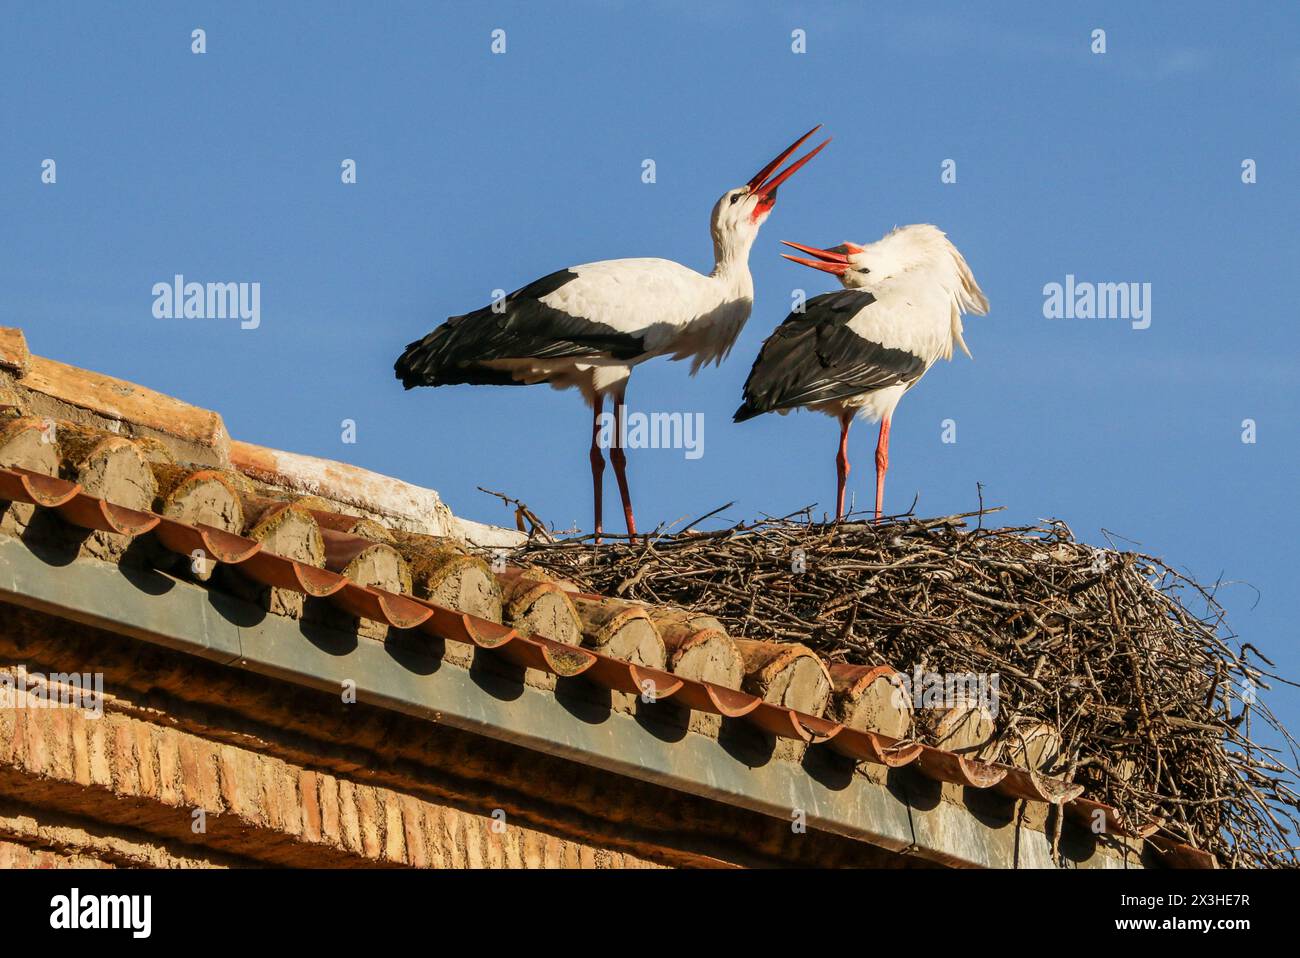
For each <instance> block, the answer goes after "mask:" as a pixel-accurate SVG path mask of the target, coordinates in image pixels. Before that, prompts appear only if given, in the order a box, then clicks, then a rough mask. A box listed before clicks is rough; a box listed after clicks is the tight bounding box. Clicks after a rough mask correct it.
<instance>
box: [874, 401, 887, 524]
mask: <svg viewBox="0 0 1300 958" xmlns="http://www.w3.org/2000/svg"><path fill="white" fill-rule="evenodd" d="M888 471H889V417H888V416H885V417H883V418H882V419H881V420H880V438H879V439H878V440H876V521H877V522H879V521H880V510H881V507H882V506H883V505H884V504H885V473H886V472H888Z"/></svg>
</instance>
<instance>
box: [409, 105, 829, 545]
mask: <svg viewBox="0 0 1300 958" xmlns="http://www.w3.org/2000/svg"><path fill="white" fill-rule="evenodd" d="M818 129H820V125H818V126H815V127H813V128H812V129H811V130H809V131H808V132H807V133H805V134H804V135H803V136H801V137H800V138H799V139H797V140H795V142H794V143H793V144H791V145H790V146H789V147H787V148H786V149H785V150H784V151H782V153H781V154H780V155H779V156H777V157H776V159H774V160H772V161H771V162H770V163H768V164H767V165H766V166H764V167H763V169H761V170H759V172H758V173H757V175H755V176H754V178H753V179H751V180H750V181H749V182H748V183H747V184H745V185H744V186H740V187H737V188H735V189H732V190H728V191H727V192H726V193H724V194H723V195H722V198H721V199H719V200H718V202H717V204H715V206H714V207H713V215H712V220H711V226H712V232H713V254H714V266H713V271H712V272H711V273H709V274H708V275H704V274H701V273H697V272H696V271H695V270H693V269H688V268H687V267H685V266H682V265H680V264H678V263H674V262H672V261H670V260H665V259H616V260H604V261H602V262H598V263H587V264H585V265H582V266H573V267H570V268H569V269H563V270H559V271H558V272H555V273H551V274H549V275H547V276H544V277H542V278H541V279H539V280H535V281H534V282H532V283H529V284H528V285H527V286H525V287H523V288H522V289H518V290H515V292H513V293H511V294H510V295H509V296H507V297H505V299H504V300H502V301H501V302H500V303H497V304H494V305H493V306H485V307H483V308H482V309H478V310H475V311H474V312H472V313H466V314H465V315H463V316H453V317H451V318H450V319H449V320H447V322H445V323H443V324H442V325H441V326H439V327H438V328H437V329H435V330H434V331H433V332H431V333H429V334H428V335H427V336H425V337H424V338H423V339H420V340H417V341H416V342H413V343H411V344H410V345H409V346H407V347H406V351H405V352H403V353H402V355H401V358H399V359H398V360H397V363H396V364H395V366H394V369H395V370H396V373H397V377H398V378H399V379H400V380H401V381H402V384H403V385H404V386H405V387H406V388H407V389H410V388H412V387H414V386H444V385H449V384H452V383H475V384H500V385H507V384H513V385H526V384H532V383H541V382H546V383H550V384H551V385H552V386H554V387H555V388H557V389H564V388H573V387H576V388H577V389H580V390H581V391H582V394H583V396H584V397H585V398H586V400H587V402H588V403H590V405H591V407H592V413H593V419H592V438H591V475H592V486H593V493H594V499H595V513H596V533H597V535H599V534H600V532H601V531H602V530H601V526H602V522H601V480H602V476H603V473H604V468H605V462H604V458H603V456H602V455H601V451H600V445H599V441H598V440H599V436H600V431H601V430H600V417H601V412H602V409H603V407H604V398H605V396H606V394H612V395H613V398H614V408H615V417H616V422H615V428H614V436H615V440H614V443H613V445H612V446H611V448H610V453H609V459H610V462H611V463H612V464H613V466H614V475H615V478H616V479H617V480H618V487H619V494H620V495H621V497H622V500H623V512H624V515H625V517H626V519H627V531H628V533H629V535H635V534H636V521H635V519H634V518H633V515H632V498H631V494H630V492H629V491H628V484H627V475H626V471H625V465H626V456H625V454H624V451H623V449H622V448H621V446H620V445H619V441H620V440H621V437H622V435H623V415H624V396H625V393H626V390H627V381H628V377H629V376H630V375H631V373H632V368H633V367H634V366H636V365H638V364H640V363H643V362H645V361H646V360H647V359H652V358H654V357H655V356H669V357H671V358H672V359H675V360H677V359H691V360H692V365H691V373H692V375H694V374H695V373H696V372H697V371H698V370H699V369H700V367H702V366H703V365H705V364H706V363H709V362H714V363H718V362H721V361H722V359H723V358H724V357H725V356H726V355H727V353H729V352H730V351H731V347H732V345H733V344H734V343H735V341H736V337H737V336H739V335H740V330H741V328H742V327H743V326H744V325H745V321H746V320H747V319H748V318H749V312H750V307H751V306H752V305H753V300H754V283H753V279H752V278H751V277H750V274H749V250H750V247H752V246H753V244H754V239H755V237H756V236H757V235H758V230H759V227H761V226H762V225H763V223H764V221H765V220H766V219H767V217H768V215H769V214H770V213H771V211H772V207H773V205H775V203H776V191H777V188H778V187H779V186H780V185H781V184H782V183H784V182H785V181H786V180H787V179H789V178H790V176H792V175H793V174H794V173H795V171H796V170H798V169H799V168H800V167H802V166H803V165H804V164H805V163H807V162H808V161H809V160H810V159H812V158H813V157H814V156H816V155H817V153H818V152H820V151H821V149H822V148H823V147H825V146H826V144H827V143H829V142H830V140H829V139H827V140H826V141H825V142H823V143H822V144H821V145H819V146H818V147H816V149H813V150H811V151H810V152H808V153H807V154H806V155H804V156H803V157H801V158H800V159H798V160H796V161H795V162H793V163H792V164H790V166H788V167H786V168H785V170H783V171H782V172H780V173H777V174H776V175H773V173H774V171H775V170H776V169H777V167H779V166H780V165H781V164H782V163H784V162H785V160H786V159H787V158H788V157H789V156H790V155H791V154H792V153H794V151H795V150H797V149H798V148H799V147H800V146H801V145H803V143H804V142H805V141H806V140H807V139H808V138H809V137H810V136H812V135H813V134H814V133H815V132H817V130H818Z"/></svg>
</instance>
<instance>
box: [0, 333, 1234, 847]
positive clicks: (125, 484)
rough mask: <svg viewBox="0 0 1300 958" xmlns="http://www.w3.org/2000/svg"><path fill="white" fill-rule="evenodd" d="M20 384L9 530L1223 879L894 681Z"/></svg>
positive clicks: (421, 497)
mask: <svg viewBox="0 0 1300 958" xmlns="http://www.w3.org/2000/svg"><path fill="white" fill-rule="evenodd" d="M0 371H3V373H4V374H5V377H4V378H12V383H11V385H8V386H6V385H4V384H3V383H0V406H2V407H4V408H5V411H4V412H3V413H0V416H3V417H4V418H0V499H4V500H9V501H10V502H12V503H19V504H22V506H23V507H25V509H26V511H25V513H23V514H20V515H6V516H5V519H4V522H3V523H0V532H5V533H9V534H11V535H12V534H14V533H15V532H22V531H24V530H25V529H26V528H28V527H30V526H31V525H32V524H33V522H34V521H35V520H36V517H37V516H38V514H40V513H52V514H54V515H56V516H57V517H58V518H59V520H61V521H62V522H64V523H67V524H69V525H71V526H73V527H77V528H79V529H82V530H89V531H91V532H92V533H93V535H92V537H91V541H89V542H88V543H87V547H88V548H90V549H91V551H92V553H93V554H94V555H95V556H96V557H98V558H102V559H108V560H109V561H122V557H123V553H124V552H125V551H126V548H127V546H128V545H130V544H131V543H132V541H133V540H141V541H145V542H149V543H152V545H150V546H149V547H148V548H146V549H143V550H134V551H135V553H136V554H137V555H141V556H143V557H145V560H146V561H150V562H152V563H155V564H157V565H159V566H168V567H173V568H178V569H180V571H181V572H182V574H188V575H190V576H191V577H192V578H194V579H196V580H198V581H202V582H209V583H210V587H213V588H218V589H231V588H233V589H235V590H237V591H238V590H241V589H247V590H249V592H250V594H256V595H258V596H259V597H260V599H261V600H262V601H264V602H266V603H268V608H269V611H271V612H274V613H276V614H280V615H287V616H292V617H300V616H303V615H304V608H305V605H304V603H305V601H306V600H307V599H313V600H318V602H320V603H324V604H326V606H327V607H328V608H329V609H332V610H333V612H332V613H331V614H332V615H333V616H334V617H335V618H334V619H333V620H332V624H335V625H339V624H342V626H343V627H346V628H349V629H352V630H355V631H357V632H358V633H359V634H360V635H362V636H368V637H371V638H377V637H382V635H383V634H384V632H385V631H386V630H387V629H389V628H392V629H400V630H412V631H415V632H418V633H423V634H426V635H428V636H430V637H433V638H436V639H439V640H443V641H444V642H446V643H447V644H448V649H449V650H451V649H453V648H454V647H456V646H457V645H459V646H460V647H462V648H463V649H465V650H466V652H467V653H472V652H473V651H474V650H484V651H485V653H486V654H488V655H490V656H497V657H500V658H501V659H503V660H505V661H507V662H509V663H512V664H514V665H516V666H519V667H522V668H525V669H530V670H535V673H534V674H535V675H536V676H538V677H539V679H540V681H542V682H545V681H550V682H552V683H553V682H554V678H555V677H562V678H574V677H578V676H581V678H582V679H583V680H585V681H587V682H590V683H592V684H594V685H595V686H597V687H599V688H601V689H604V690H608V692H610V693H619V694H622V695H624V696H628V697H632V696H642V697H645V698H648V699H651V700H654V701H660V700H665V699H672V700H673V701H675V702H676V703H677V704H678V705H680V706H683V707H686V708H689V709H690V710H691V712H692V714H693V716H698V719H699V722H698V723H697V722H695V721H694V720H693V723H692V728H693V729H695V730H697V731H704V732H705V734H709V723H710V722H712V723H718V722H720V721H721V720H722V718H726V719H729V720H732V721H736V722H743V723H747V724H748V725H751V726H753V727H755V728H757V729H759V730H761V731H762V732H763V733H766V734H767V735H769V736H772V737H774V738H775V740H776V741H777V742H778V743H782V742H784V743H786V744H785V751H784V752H783V751H782V750H781V747H780V745H778V751H777V754H778V756H783V757H785V758H797V757H798V753H799V752H800V751H801V750H802V749H804V748H806V747H813V748H819V749H830V750H832V751H834V752H836V753H838V754H839V755H841V756H844V757H846V758H847V759H849V760H851V761H852V762H854V763H868V764H872V765H877V766H882V767H885V768H895V767H901V766H912V767H913V768H915V769H916V770H917V771H918V772H919V773H920V774H921V775H923V776H926V777H928V778H930V779H932V780H935V781H938V782H944V783H950V784H953V785H957V786H963V787H966V788H972V789H992V790H995V791H996V792H999V793H1001V794H1003V795H1006V796H1008V797H1011V798H1014V799H1021V800H1024V801H1028V802H1042V803H1048V804H1052V805H1060V806H1062V807H1064V808H1065V810H1066V812H1067V814H1068V815H1069V816H1070V817H1071V818H1074V819H1076V820H1078V821H1080V822H1081V823H1083V824H1085V825H1090V824H1093V823H1095V822H1096V821H1097V818H1098V816H1100V817H1102V818H1103V819H1104V820H1105V822H1106V826H1107V828H1106V830H1107V831H1108V832H1110V833H1112V834H1117V835H1123V836H1129V837H1134V838H1143V839H1150V840H1152V841H1153V842H1155V843H1156V844H1157V845H1159V846H1160V847H1161V849H1162V850H1163V851H1164V852H1165V853H1166V854H1165V856H1164V857H1165V859H1166V860H1167V861H1169V862H1170V863H1171V864H1195V865H1202V866H1203V865H1206V864H1209V863H1208V862H1207V861H1206V858H1205V857H1204V856H1202V855H1201V853H1199V852H1196V851H1195V850H1193V849H1190V848H1187V847H1185V846H1178V845H1175V844H1173V843H1170V842H1167V841H1163V840H1161V839H1160V838H1157V837H1156V836H1155V835H1154V833H1155V832H1156V830H1157V829H1158V828H1159V824H1160V823H1158V822H1143V823H1128V822H1124V821H1122V820H1121V819H1120V818H1119V816H1118V814H1117V813H1116V812H1115V810H1114V809H1112V808H1109V807H1107V806H1103V805H1099V804H1097V803H1095V802H1092V801H1090V800H1088V799H1087V798H1086V797H1084V796H1082V795H1081V794H1080V793H1081V791H1082V788H1081V786H1077V785H1073V784H1070V783H1068V782H1064V781H1061V780H1059V779H1055V778H1051V777H1049V776H1046V775H1043V774H1041V773H1040V772H1038V771H1037V770H1035V768H1034V762H1032V761H1023V762H1021V763H1020V764H1019V765H1011V764H1006V763H1001V762H989V761H983V760H981V759H980V758H979V757H978V754H979V752H978V750H977V749H974V748H961V746H960V745H957V744H956V742H957V739H955V738H954V739H953V740H952V741H953V743H954V746H953V750H948V749H944V748H939V747H935V746H934V745H931V744H925V743H923V742H920V741H916V740H914V739H912V738H910V737H909V735H910V732H911V722H910V715H908V714H906V713H905V712H904V713H901V714H900V712H899V711H898V710H897V709H893V710H891V709H888V708H885V709H881V708H879V707H878V703H879V701H880V700H881V699H880V695H881V692H882V690H883V691H884V692H885V693H887V692H888V691H889V689H890V687H891V683H892V682H893V681H894V675H895V673H894V670H893V669H892V668H891V667H890V666H889V665H887V664H884V663H881V664H880V665H878V666H876V667H863V666H846V665H839V664H837V665H830V666H828V664H827V663H826V662H824V661H822V660H821V659H820V658H819V657H818V656H817V655H815V654H814V653H813V652H812V651H810V650H809V649H807V648H805V647H803V646H800V645H795V644H785V643H770V642H755V641H747V640H744V639H739V638H732V637H731V636H729V635H728V634H727V631H726V629H725V628H724V627H723V626H722V625H721V623H719V622H718V621H717V620H715V619H712V618H710V617H708V616H700V615H694V614H692V613H691V612H690V611H689V610H681V609H670V608H663V607H653V606H647V605H643V604H640V603H634V602H629V601H624V600H619V599H615V598H611V597H607V596H599V595H590V594H584V593H582V592H580V591H578V589H577V588H576V587H574V586H572V585H570V584H568V583H564V582H558V581H554V580H552V579H551V578H550V577H548V576H547V575H546V574H544V573H541V572H539V571H538V570H535V569H530V568H518V567H512V566H506V567H504V568H502V567H500V566H498V571H496V572H494V571H493V569H492V568H491V567H490V566H489V564H488V562H487V561H486V559H485V558H484V556H483V555H481V554H480V553H479V551H476V550H475V546H476V545H477V546H484V545H486V546H510V545H514V544H517V543H518V537H517V536H516V534H514V533H513V532H511V531H509V530H496V529H492V528H491V527H486V526H481V525H478V524H474V523H465V522H463V521H462V520H458V519H457V518H456V517H454V516H453V515H452V514H451V512H450V510H449V509H447V507H446V506H445V504H443V503H442V502H441V500H440V499H439V497H438V496H437V494H436V493H434V492H432V491H431V490H426V489H421V488H419V487H416V486H412V485H410V484H408V483H404V482H401V481H399V480H396V479H391V478H389V477H385V476H380V475H377V474H374V473H370V472H367V471H365V470H362V469H359V468H357V467H354V466H349V465H346V464H342V463H336V462H330V461H327V460H321V459H314V458H311V457H305V456H297V455H294V454H290V453H284V452H279V451H275V450H269V449H263V448H260V447H257V446H251V445H248V444H245V443H240V442H237V441H232V440H230V439H229V438H228V437H227V436H226V432H225V428H224V425H223V423H222V421H221V418H220V417H219V416H218V415H217V414H216V413H211V412H208V411H206V410H199V409H195V408H194V407H192V406H188V405H186V404H185V403H183V402H180V401H179V400H176V399H172V398H171V397H166V396H161V395H159V394H157V393H154V392H152V391H150V390H147V389H144V388H142V387H139V386H135V385H132V384H129V383H122V382H121V381H119V380H113V379H110V378H109V377H105V376H100V375H98V374H95V373H89V372H86V371H84V370H79V369H75V368H73V367H69V366H64V365H62V364H59V363H54V362H51V361H50V360H45V359H41V358H39V357H33V356H30V354H29V353H28V352H27V349H26V345H25V342H24V341H23V337H22V334H21V332H20V331H18V330H12V329H5V330H0ZM51 426H52V427H53V428H51ZM196 451H197V452H198V453H199V454H198V455H195V452H196ZM15 524H16V525H15ZM186 560H189V561H188V562H187V561H186ZM213 560H215V563H216V564H219V566H220V567H224V569H223V571H222V573H221V576H220V577H219V578H214V565H213ZM133 561H135V560H133ZM58 574H59V573H58V570H57V568H52V569H51V571H50V575H58ZM241 583H242V585H241ZM880 683H883V685H882V684H880ZM712 734H714V735H716V734H717V733H716V726H715V727H714V729H713V732H712Z"/></svg>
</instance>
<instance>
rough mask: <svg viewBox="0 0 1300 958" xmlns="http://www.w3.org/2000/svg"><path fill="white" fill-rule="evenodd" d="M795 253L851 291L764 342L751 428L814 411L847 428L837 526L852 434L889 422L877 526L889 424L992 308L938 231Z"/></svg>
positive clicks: (879, 498) (818, 301) (811, 308)
mask: <svg viewBox="0 0 1300 958" xmlns="http://www.w3.org/2000/svg"><path fill="white" fill-rule="evenodd" d="M785 245H787V246H790V247H793V248H794V249H797V250H802V251H803V252H805V253H808V254H810V255H811V256H814V257H816V258H815V259H805V258H804V257H800V256H790V255H789V254H787V253H782V254H781V255H782V256H784V257H785V258H786V259H788V260H793V261H794V262H796V263H802V264H803V265H805V266H811V267H813V268H814V269H820V270H825V271H826V272H828V273H834V274H835V275H836V276H838V277H839V278H840V282H841V283H842V284H843V285H844V290H843V291H842V292H838V293H824V294H823V295H821V296H814V297H813V298H812V299H810V300H808V301H807V303H805V304H804V307H805V308H804V309H803V310H802V311H798V310H796V311H795V312H792V313H791V314H790V315H789V316H787V317H786V318H785V321H784V322H783V323H782V324H781V325H780V326H778V327H777V328H776V330H775V331H774V332H773V333H772V335H771V336H769V337H768V338H767V340H766V342H764V343H763V348H762V350H761V351H760V352H759V354H758V358H757V359H756V360H754V368H753V369H751V370H750V373H749V378H748V379H747V380H746V381H745V401H744V403H743V404H742V405H741V407H740V408H739V409H737V410H736V415H735V421H736V422H743V421H744V420H746V419H752V418H753V417H754V416H757V415H760V414H761V413H765V412H779V413H781V414H782V415H785V414H786V413H787V412H789V411H790V410H791V409H796V408H799V407H805V408H808V409H813V410H816V411H817V412H822V413H826V414H827V415H828V416H834V417H835V418H836V419H838V420H839V422H840V448H839V453H838V455H837V456H836V458H835V465H836V473H837V475H838V478H839V483H838V487H837V489H836V495H835V518H836V520H837V521H838V520H839V519H841V518H843V516H844V485H845V481H846V480H847V479H848V476H849V452H848V443H849V426H850V425H851V424H852V422H853V419H854V417H855V416H861V417H862V418H864V419H866V420H867V421H869V422H875V421H876V420H879V421H880V438H879V439H878V440H877V443H876V520H877V521H879V520H880V512H881V508H882V506H883V504H884V496H885V473H886V471H887V470H888V469H889V424H890V420H891V419H892V418H893V415H894V409H895V408H896V407H897V406H898V402H899V400H901V399H902V398H903V394H904V393H905V392H907V391H908V390H909V389H911V388H912V387H913V386H914V385H916V383H917V381H918V380H919V379H920V378H921V377H922V376H924V375H925V373H926V371H927V370H929V368H930V367H931V366H932V365H934V363H935V362H936V361H937V360H939V359H952V348H953V344H956V345H958V346H960V347H961V350H962V352H964V353H965V354H966V355H967V356H970V350H969V349H967V348H966V343H965V342H964V341H963V340H962V338H961V333H962V325H961V317H962V314H963V313H977V314H979V315H981V316H982V315H984V314H985V313H986V312H988V308H989V304H988V300H987V299H985V298H984V293H983V292H982V291H981V290H980V288H979V285H978V284H977V283H976V282H975V277H974V276H973V275H971V271H970V267H969V266H967V265H966V260H965V259H963V258H962V255H961V253H959V252H958V251H957V247H955V246H953V245H952V243H951V242H949V240H948V237H947V236H945V235H944V233H943V231H942V230H939V229H937V228H936V227H934V226H929V225H918V226H903V227H900V228H898V229H895V230H894V231H893V232H892V233H890V234H888V235H887V236H885V237H884V238H883V239H880V240H877V241H876V242H874V243H872V244H870V245H869V246H858V245H857V244H855V243H843V244H841V245H840V246H836V247H831V248H830V249H818V248H817V247H814V246H801V245H800V244H798V243H789V242H787V243H786V244H785Z"/></svg>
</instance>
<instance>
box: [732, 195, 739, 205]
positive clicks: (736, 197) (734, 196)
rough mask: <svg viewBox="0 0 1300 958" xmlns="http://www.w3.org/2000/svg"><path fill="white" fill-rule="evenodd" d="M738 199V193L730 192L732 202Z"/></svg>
mask: <svg viewBox="0 0 1300 958" xmlns="http://www.w3.org/2000/svg"><path fill="white" fill-rule="evenodd" d="M738 199H740V194H739V193H732V194H731V202H733V203H734V202H736V200H738Z"/></svg>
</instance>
